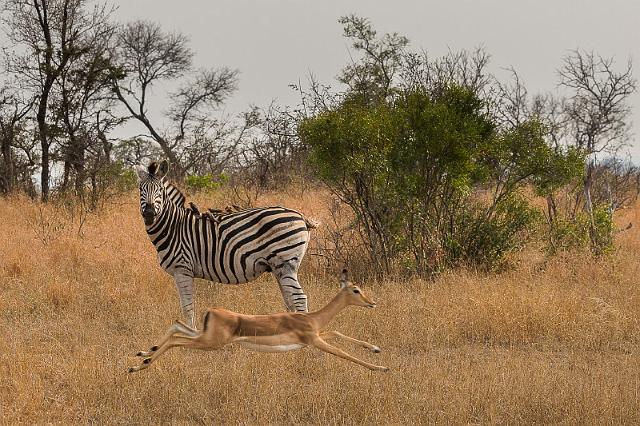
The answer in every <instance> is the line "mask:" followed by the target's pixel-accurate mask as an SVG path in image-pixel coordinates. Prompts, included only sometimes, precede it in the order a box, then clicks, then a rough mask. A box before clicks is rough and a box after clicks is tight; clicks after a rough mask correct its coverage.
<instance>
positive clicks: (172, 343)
mask: <svg viewBox="0 0 640 426" xmlns="http://www.w3.org/2000/svg"><path fill="white" fill-rule="evenodd" d="M177 346H186V347H190V348H194V349H204V347H203V345H202V344H201V343H200V336H199V335H198V336H196V337H190V336H175V335H174V336H171V337H169V339H168V340H167V341H166V342H164V343H163V344H162V345H160V346H159V347H158V349H157V350H156V351H154V352H153V354H152V355H151V356H150V357H149V358H145V359H144V360H143V361H142V364H140V365H138V366H136V367H129V373H134V372H136V371H140V370H144V369H145V368H148V367H149V365H151V363H152V362H153V361H155V360H156V359H158V357H160V355H162V354H163V353H165V352H166V351H167V350H169V349H171V348H175V347H177Z"/></svg>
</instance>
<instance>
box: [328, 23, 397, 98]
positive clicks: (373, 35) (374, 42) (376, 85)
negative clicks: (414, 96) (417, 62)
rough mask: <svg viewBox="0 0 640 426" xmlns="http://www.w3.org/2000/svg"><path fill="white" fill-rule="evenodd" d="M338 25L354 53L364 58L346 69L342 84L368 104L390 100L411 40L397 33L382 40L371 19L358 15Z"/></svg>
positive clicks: (340, 78) (343, 71) (340, 76)
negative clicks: (354, 50) (368, 102)
mask: <svg viewBox="0 0 640 426" xmlns="http://www.w3.org/2000/svg"><path fill="white" fill-rule="evenodd" d="M338 22H340V24H342V26H343V28H344V37H346V38H349V39H351V40H352V46H353V47H354V49H356V50H357V51H358V52H360V53H362V55H363V58H362V59H361V60H359V61H353V62H352V63H351V64H350V65H347V66H346V67H345V68H343V69H342V72H341V74H340V75H339V77H338V80H339V81H340V82H342V83H344V84H346V85H347V86H349V88H350V91H351V92H352V93H355V94H357V95H358V96H364V97H365V98H367V100H375V99H380V98H382V99H384V98H386V97H388V96H390V95H391V94H392V90H391V89H392V86H393V83H394V78H395V77H396V76H397V75H398V74H399V73H400V71H401V69H402V62H403V50H404V48H405V47H406V46H407V45H408V44H409V40H408V39H407V38H406V37H403V36H401V35H398V34H397V33H392V34H385V35H383V36H382V37H378V34H377V32H376V30H375V29H374V28H373V27H372V25H371V23H370V22H369V20H368V19H366V18H362V17H358V16H355V15H349V16H343V17H341V18H340V19H339V20H338Z"/></svg>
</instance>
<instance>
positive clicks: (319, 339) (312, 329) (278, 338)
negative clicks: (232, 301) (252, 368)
mask: <svg viewBox="0 0 640 426" xmlns="http://www.w3.org/2000/svg"><path fill="white" fill-rule="evenodd" d="M341 284H342V288H341V289H340V292H338V294H337V295H336V296H335V297H334V298H333V300H331V302H329V303H328V304H327V305H326V306H325V307H324V308H322V309H320V310H319V311H316V312H311V313H301V312H282V313H275V314H271V315H245V314H239V313H236V312H233V311H229V310H227V309H223V308H212V309H209V310H208V311H207V313H206V314H205V316H204V324H203V330H202V332H197V331H196V330H194V329H191V328H189V327H188V326H186V325H185V324H183V323H181V322H179V321H177V322H176V323H175V324H174V325H172V326H171V328H170V329H169V330H168V332H167V333H166V334H165V336H164V337H163V338H162V339H161V341H160V343H158V345H156V346H154V348H155V350H154V348H152V350H151V351H148V352H139V353H138V355H139V356H144V357H148V358H145V359H144V360H143V363H142V364H140V365H139V366H137V367H132V368H130V369H129V372H135V371H139V370H142V369H144V368H147V367H148V366H149V365H150V364H151V363H152V362H153V361H155V360H156V359H157V358H158V357H159V356H160V355H162V354H163V353H164V352H165V351H166V350H168V349H170V348H173V347H176V346H184V347H188V348H193V349H202V350H215V349H220V348H222V347H223V346H225V345H228V344H230V343H234V342H236V343H241V344H245V345H247V346H248V347H249V348H250V349H253V350H258V351H266V352H286V351H289V350H294V349H299V348H301V347H304V346H307V345H311V346H315V347H316V348H318V349H320V350H322V351H324V352H328V353H331V354H333V355H336V356H338V357H340V358H343V359H347V360H349V361H352V362H355V363H357V364H360V365H362V366H364V367H366V368H369V369H371V370H375V371H388V370H389V369H388V368H387V367H383V366H378V365H374V364H370V363H368V362H365V361H362V360H360V359H358V358H355V357H353V356H351V355H349V354H347V353H346V352H344V351H342V350H340V349H338V348H336V347H334V346H331V345H330V344H328V343H327V342H326V340H328V339H333V338H341V339H344V340H347V341H350V342H352V343H355V344H358V345H360V346H362V347H364V348H367V349H369V350H371V351H373V352H380V349H379V348H378V347H377V346H374V345H372V344H370V343H368V342H364V341H361V340H357V339H353V338H351V337H348V336H345V335H343V334H341V333H338V332H336V331H330V332H322V329H323V328H324V327H325V326H327V324H329V322H330V321H331V320H332V319H333V318H334V317H335V316H336V315H337V314H338V313H339V312H340V311H342V309H344V308H345V307H347V306H349V305H356V306H366V307H375V302H373V301H372V300H370V299H368V298H367V297H366V296H365V295H364V293H363V292H362V290H361V289H360V288H358V287H357V286H355V285H353V284H352V283H350V282H348V281H347V280H346V271H343V276H342V280H341Z"/></svg>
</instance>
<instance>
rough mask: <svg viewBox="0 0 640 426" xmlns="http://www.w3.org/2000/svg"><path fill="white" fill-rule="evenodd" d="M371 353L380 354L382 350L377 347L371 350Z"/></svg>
mask: <svg viewBox="0 0 640 426" xmlns="http://www.w3.org/2000/svg"><path fill="white" fill-rule="evenodd" d="M371 352H373V353H376V354H379V353H380V352H382V349H380V348H379V347H377V346H374V347H372V348H371Z"/></svg>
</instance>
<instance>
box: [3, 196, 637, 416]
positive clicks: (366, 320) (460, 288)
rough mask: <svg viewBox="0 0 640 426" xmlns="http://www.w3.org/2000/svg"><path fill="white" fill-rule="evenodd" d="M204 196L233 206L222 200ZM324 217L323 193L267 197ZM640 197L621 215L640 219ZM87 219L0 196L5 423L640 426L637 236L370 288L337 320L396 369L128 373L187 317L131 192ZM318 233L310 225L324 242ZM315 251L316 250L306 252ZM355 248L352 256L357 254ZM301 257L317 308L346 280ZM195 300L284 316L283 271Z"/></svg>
mask: <svg viewBox="0 0 640 426" xmlns="http://www.w3.org/2000/svg"><path fill="white" fill-rule="evenodd" d="M197 201H199V204H200V205H201V207H202V206H205V205H206V206H213V205H218V206H223V205H225V204H226V203H228V202H229V201H230V200H229V199H227V195H225V194H220V195H219V196H217V197H213V198H210V199H208V200H205V199H204V198H201V199H198V200H197ZM258 204H264V205H267V204H283V205H287V206H290V207H293V208H297V209H300V210H301V211H303V212H304V213H306V214H307V215H309V216H310V217H313V218H316V219H320V220H321V221H325V220H328V205H329V203H328V197H327V195H326V194H324V193H322V192H321V191H310V192H299V191H292V192H286V193H284V192H283V193H280V194H268V195H266V196H264V197H262V198H261V199H259V200H258ZM639 215H640V207H638V208H633V209H629V210H626V211H623V212H622V214H621V217H620V218H618V219H619V221H620V223H625V224H626V223H628V222H633V223H634V224H637V223H639V222H638V219H639ZM77 228H78V223H76V222H74V221H73V220H71V219H69V215H68V214H67V213H66V212H65V211H61V210H60V209H56V208H55V207H54V206H52V205H48V206H43V205H40V204H38V203H35V202H32V201H29V200H26V199H22V198H13V199H9V200H2V202H1V203H0V235H2V238H1V239H0V422H3V423H7V424H9V423H18V422H20V423H65V424H69V423H114V424H132V423H142V424H150V423H158V422H172V423H206V424H212V423H215V424H219V423H225V424H229V423H232V424H233V423H239V424H266V423H272V424H290V423H322V424H352V423H365V422H367V423H371V422H375V423H386V424H390V423H395V424H399V423H407V424H408V423H512V424H513V423H534V422H535V423H603V422H604V423H611V424H619V423H635V424H637V423H640V283H639V281H638V277H639V276H640V262H638V258H637V253H640V232H639V231H638V229H637V227H635V228H632V229H630V230H629V231H626V232H624V233H620V234H618V235H617V241H616V245H617V250H616V252H615V253H614V254H613V255H612V256H610V257H606V258H600V259H594V258H592V257H590V256H588V255H581V254H571V255H564V256H558V257H556V258H552V259H545V258H544V257H543V255H542V254H539V252H538V251H535V250H533V249H530V250H528V251H527V252H526V253H522V254H521V255H520V256H518V257H517V258H514V259H513V265H514V267H513V268H512V269H510V270H508V271H506V272H504V273H502V274H499V275H482V274H477V273H475V272H473V271H465V270H462V271H455V272H450V273H446V274H443V275H442V276H440V277H439V278H438V279H436V280H434V281H431V282H423V281H418V280H411V281H398V280H389V281H386V282H382V283H369V282H367V280H363V281H364V282H360V283H359V284H362V285H363V287H364V289H365V291H366V292H367V293H368V294H370V295H371V296H372V298H374V299H375V300H376V301H377V302H378V305H379V308H378V309H376V310H365V309H360V308H356V307H352V308H349V309H347V310H346V311H345V312H343V313H342V314H341V315H340V316H339V317H338V318H337V320H336V321H335V323H334V324H333V326H334V327H335V329H337V330H340V331H342V332H344V333H345V334H348V335H352V336H354V337H356V338H361V339H364V340H367V341H370V342H372V343H374V344H376V345H379V346H380V347H381V348H382V349H383V352H382V353H381V354H370V353H367V352H362V351H361V350H360V349H359V348H357V347H353V346H350V345H348V344H340V345H341V346H342V347H344V348H345V349H346V350H347V351H349V352H351V353H353V354H356V355H357V356H359V357H361V358H364V359H368V360H371V361H374V362H375V363H376V364H382V365H387V366H389V367H390V368H391V372H389V373H386V374H383V373H373V372H370V371H368V370H366V369H364V368H362V367H359V366H357V365H355V364H352V363H349V362H346V361H344V360H340V359H338V358H336V357H333V356H330V355H327V354H324V353H321V352H319V351H316V350H314V349H305V350H301V351H298V352H292V353H286V354H264V353H254V352H249V351H246V350H244V349H242V348H237V347H234V346H233V345H232V346H229V347H226V348H224V349H223V350H221V351H218V352H195V351H187V350H179V349H176V350H173V351H172V352H170V353H168V354H167V355H166V356H165V357H163V358H162V359H160V360H159V361H158V362H157V363H155V364H154V365H153V366H152V367H151V368H150V369H148V370H146V371H143V372H140V373H137V374H127V373H126V369H127V367H128V366H131V365H134V363H135V362H137V361H136V360H135V359H134V357H133V355H134V354H135V353H136V351H138V350H141V349H147V347H148V346H150V345H151V344H153V343H154V342H155V341H156V340H157V339H158V338H159V337H160V336H161V334H162V333H163V332H164V331H165V329H166V328H167V327H168V325H169V324H170V322H171V321H172V320H173V319H175V318H179V316H180V313H179V306H178V298H177V295H176V292H175V289H174V286H173V283H172V280H171V278H170V277H169V276H168V275H167V274H166V273H164V272H163V271H162V270H161V268H160V267H159V266H158V264H157V260H156V255H155V253H154V250H153V247H152V246H151V243H150V242H149V240H148V238H147V236H146V235H145V233H144V227H143V225H142V220H141V219H140V217H139V212H138V206H137V196H136V195H135V194H129V195H127V196H124V197H122V198H121V199H119V200H117V203H115V204H111V205H108V206H106V207H105V208H104V209H102V210H101V211H100V212H99V213H98V214H97V215H95V216H90V217H89V218H88V219H87V221H86V223H84V224H83V228H82V232H81V233H78V232H77V230H78V229H77ZM323 232H325V231H323V230H322V229H320V230H318V234H317V235H316V236H314V238H315V241H316V242H315V243H314V244H317V241H318V240H322V238H323V235H324V234H323ZM316 249H317V247H312V248H311V249H310V252H312V253H313V252H314V251H315V250H316ZM353 256H358V253H353ZM340 266H341V265H329V267H328V268H327V265H326V259H324V258H321V257H318V256H313V255H312V254H309V255H308V256H307V258H305V260H304V262H303V266H302V269H301V276H300V278H301V282H302V284H303V286H304V288H305V290H306V292H307V294H308V295H309V296H310V305H311V308H312V309H315V308H318V307H320V306H321V305H322V304H324V303H325V302H327V301H328V300H329V299H330V298H331V297H332V296H333V295H334V294H335V292H336V291H337V285H338V284H337V280H336V278H335V277H334V276H333V274H332V271H334V270H338V269H339V267H340ZM196 292H197V295H196V301H197V309H198V310H199V311H201V310H202V309H203V308H204V306H214V305H217V306H224V307H226V308H228V309H233V310H237V311H240V312H245V313H268V312H275V311H280V310H282V301H281V296H280V294H279V290H278V288H277V286H276V284H275V280H274V279H273V278H272V277H270V276H267V275H265V276H264V277H262V278H261V279H260V280H258V281H257V282H255V283H251V284H246V285H242V286H223V285H219V284H214V283H209V282H205V281H198V282H197V284H196Z"/></svg>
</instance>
